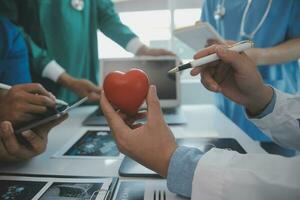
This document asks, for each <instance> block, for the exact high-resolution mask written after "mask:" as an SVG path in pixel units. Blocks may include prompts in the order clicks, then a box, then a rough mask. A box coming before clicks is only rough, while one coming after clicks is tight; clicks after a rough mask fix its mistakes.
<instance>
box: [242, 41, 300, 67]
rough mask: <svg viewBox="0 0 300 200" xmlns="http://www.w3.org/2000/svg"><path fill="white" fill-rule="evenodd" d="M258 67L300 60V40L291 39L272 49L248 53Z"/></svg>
mask: <svg viewBox="0 0 300 200" xmlns="http://www.w3.org/2000/svg"><path fill="white" fill-rule="evenodd" d="M246 53H247V54H248V55H249V56H250V57H251V58H252V59H253V60H254V61H255V62H256V64H257V65H272V64H280V63H286V62H289V61H293V60H297V59H299V58H300V38H296V39H290V40H288V41H286V42H283V43H281V44H279V45H277V46H275V47H271V48H254V49H250V50H248V51H247V52H246Z"/></svg>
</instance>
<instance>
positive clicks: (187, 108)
mask: <svg viewBox="0 0 300 200" xmlns="http://www.w3.org/2000/svg"><path fill="white" fill-rule="evenodd" d="M95 109H96V107H93V106H85V107H80V108H77V109H74V110H73V111H72V112H71V113H70V115H69V119H68V120H66V121H65V122H64V123H62V124H61V125H59V126H57V127H56V128H54V129H53V130H52V131H51V132H50V134H49V141H48V148H47V151H46V152H45V153H43V154H42V155H40V156H37V157H35V158H33V159H32V160H30V161H27V162H25V163H17V164H16V163H14V164H0V173H13V174H37V175H62V176H102V177H106V176H118V169H119V166H120V164H121V161H122V158H123V156H122V155H121V156H120V157H116V158H112V157H111V158H91V159H69V158H68V159H63V158H53V155H54V154H55V153H56V152H58V151H59V150H60V149H61V148H62V147H63V146H64V145H66V143H68V141H70V139H71V138H73V137H76V136H77V137H78V134H81V133H82V131H83V129H87V127H82V125H81V124H82V121H83V120H84V119H85V118H86V117H87V116H88V115H89V114H90V113H92V112H93V111H94V110H95ZM182 109H183V112H184V114H185V117H186V118H187V121H188V123H187V124H186V125H183V126H173V127H171V129H172V131H173V133H174V135H175V137H176V138H195V137H222V138H224V137H226V138H227V137H229V138H235V139H236V140H237V141H238V142H239V143H240V144H241V145H242V146H243V147H244V149H245V150H246V151H247V152H248V153H265V151H264V150H263V149H262V148H261V147H260V146H259V144H258V143H257V142H255V141H253V140H251V139H250V138H249V137H248V136H247V135H246V134H245V133H244V132H243V131H242V130H241V129H240V128H238V127H237V126H236V125H235V124H234V123H233V122H231V121H230V120H229V119H228V118H227V117H225V116H224V115H223V114H222V113H221V112H220V111H219V110H218V109H217V108H216V107H215V106H213V105H184V106H182ZM88 128H92V129H101V127H88ZM102 128H105V127H102Z"/></svg>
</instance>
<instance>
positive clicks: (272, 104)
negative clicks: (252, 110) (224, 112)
mask: <svg viewBox="0 0 300 200" xmlns="http://www.w3.org/2000/svg"><path fill="white" fill-rule="evenodd" d="M276 98H277V96H276V92H275V91H274V92H273V96H272V99H271V102H270V103H269V104H268V105H267V107H266V108H265V109H264V111H263V112H262V113H260V114H259V115H256V116H249V114H247V115H248V117H249V118H255V119H261V118H264V117H265V116H267V115H269V114H271V113H272V112H273V111H274V108H275V104H276Z"/></svg>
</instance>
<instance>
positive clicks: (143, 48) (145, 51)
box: [135, 45, 149, 56]
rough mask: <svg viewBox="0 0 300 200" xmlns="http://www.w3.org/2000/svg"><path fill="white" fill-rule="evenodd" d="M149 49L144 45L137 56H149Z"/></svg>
mask: <svg viewBox="0 0 300 200" xmlns="http://www.w3.org/2000/svg"><path fill="white" fill-rule="evenodd" d="M148 49H149V48H148V47H147V46H146V45H142V46H141V47H140V48H139V49H138V50H137V52H136V54H135V55H136V56H141V55H145V54H147V51H148Z"/></svg>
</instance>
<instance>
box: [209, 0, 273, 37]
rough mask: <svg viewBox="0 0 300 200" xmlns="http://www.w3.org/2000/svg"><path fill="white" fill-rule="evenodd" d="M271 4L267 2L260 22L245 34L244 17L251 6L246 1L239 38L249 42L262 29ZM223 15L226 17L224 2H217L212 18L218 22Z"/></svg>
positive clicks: (249, 2) (249, 1)
mask: <svg viewBox="0 0 300 200" xmlns="http://www.w3.org/2000/svg"><path fill="white" fill-rule="evenodd" d="M272 2H273V0H269V3H268V7H267V9H266V11H265V13H264V15H263V17H262V19H261V20H260V22H259V23H258V25H257V26H256V28H255V29H254V30H253V31H252V32H251V33H246V31H245V22H246V17H247V15H248V13H249V9H250V7H251V4H252V0H248V1H247V5H246V8H245V11H244V13H243V17H242V22H241V29H240V36H241V37H244V38H248V39H250V40H252V39H253V38H254V36H255V34H256V33H257V32H258V31H259V30H260V28H261V27H262V25H263V23H264V22H265V21H266V18H267V17H268V15H269V13H270V10H271V7H272ZM225 15H226V8H225V0H219V3H218V5H217V7H216V10H215V12H214V18H215V20H216V21H220V20H221V19H223V17H224V16H225Z"/></svg>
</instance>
